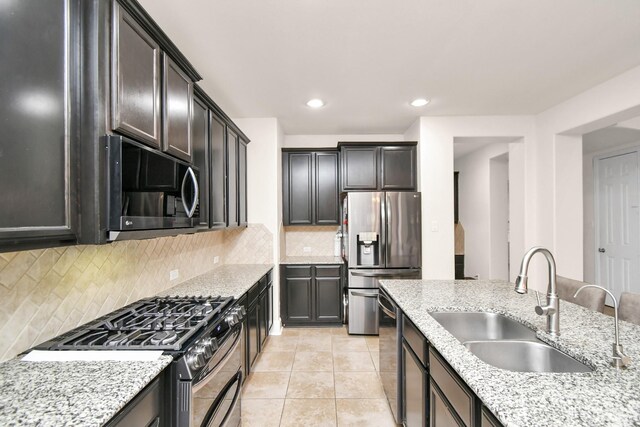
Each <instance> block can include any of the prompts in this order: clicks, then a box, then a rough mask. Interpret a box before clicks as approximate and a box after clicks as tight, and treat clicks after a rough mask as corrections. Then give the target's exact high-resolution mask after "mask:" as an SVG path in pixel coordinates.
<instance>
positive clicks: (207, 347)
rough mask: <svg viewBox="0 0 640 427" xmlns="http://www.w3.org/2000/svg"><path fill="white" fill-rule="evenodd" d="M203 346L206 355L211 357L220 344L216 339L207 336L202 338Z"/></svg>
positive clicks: (207, 357)
mask: <svg viewBox="0 0 640 427" xmlns="http://www.w3.org/2000/svg"><path fill="white" fill-rule="evenodd" d="M202 348H203V349H204V352H203V354H204V357H205V358H206V359H209V358H211V356H213V352H214V351H215V350H217V349H218V346H217V344H216V340H215V339H213V338H205V339H203V340H202Z"/></svg>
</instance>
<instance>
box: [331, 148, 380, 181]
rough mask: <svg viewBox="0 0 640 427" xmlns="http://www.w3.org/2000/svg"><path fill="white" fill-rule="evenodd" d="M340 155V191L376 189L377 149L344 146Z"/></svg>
mask: <svg viewBox="0 0 640 427" xmlns="http://www.w3.org/2000/svg"><path fill="white" fill-rule="evenodd" d="M340 154H342V191H351V190H376V189H378V148H377V147H362V146H361V147H351V146H345V147H342V149H341V150H340Z"/></svg>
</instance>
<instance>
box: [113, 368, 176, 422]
mask: <svg viewBox="0 0 640 427" xmlns="http://www.w3.org/2000/svg"><path fill="white" fill-rule="evenodd" d="M163 375H164V374H160V377H158V378H156V379H155V380H153V381H152V382H151V384H149V385H148V386H146V387H145V388H144V389H143V390H142V391H141V392H140V393H139V394H138V396H136V397H135V398H134V399H133V400H132V401H131V402H130V403H129V404H127V406H125V407H124V408H123V409H122V410H121V411H120V412H119V413H118V414H117V415H116V416H115V417H113V418H112V419H111V421H109V422H108V423H107V427H137V426H152V427H162V426H164V425H165V423H164V412H163V411H164V409H163V408H164V407H165V405H164V395H163V387H162V386H163V381H162V376H163Z"/></svg>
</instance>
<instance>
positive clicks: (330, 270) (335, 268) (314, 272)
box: [280, 264, 342, 325]
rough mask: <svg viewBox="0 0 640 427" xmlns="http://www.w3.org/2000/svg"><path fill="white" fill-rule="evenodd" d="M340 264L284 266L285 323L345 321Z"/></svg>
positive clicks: (283, 317)
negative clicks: (343, 317)
mask: <svg viewBox="0 0 640 427" xmlns="http://www.w3.org/2000/svg"><path fill="white" fill-rule="evenodd" d="M341 269H342V266H341V265H338V264H336V265H282V266H281V267H280V307H281V315H282V323H283V324H285V325H310V324H325V323H329V324H330V323H336V324H337V323H342V270H341Z"/></svg>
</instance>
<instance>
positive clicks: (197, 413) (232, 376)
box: [189, 323, 243, 427]
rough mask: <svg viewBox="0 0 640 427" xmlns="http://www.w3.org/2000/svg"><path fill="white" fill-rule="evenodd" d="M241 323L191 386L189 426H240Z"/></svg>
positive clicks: (231, 332)
mask: <svg viewBox="0 0 640 427" xmlns="http://www.w3.org/2000/svg"><path fill="white" fill-rule="evenodd" d="M242 332H243V329H242V324H241V323H239V324H237V325H235V326H234V327H233V328H232V329H231V330H230V332H229V334H228V335H227V337H226V339H225V340H224V343H223V344H222V345H221V346H220V348H218V350H217V352H216V356H217V355H219V356H218V357H215V356H214V358H213V359H212V361H211V362H210V366H212V367H213V369H212V370H211V371H210V372H209V373H207V374H206V375H205V376H204V377H202V379H199V380H197V382H194V383H193V384H192V385H191V396H192V400H191V402H192V407H191V420H190V423H189V426H190V427H218V426H225V427H236V426H239V425H240V391H241V386H242V370H241V360H240V359H241V356H242V353H241V348H240V342H241V338H242Z"/></svg>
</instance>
